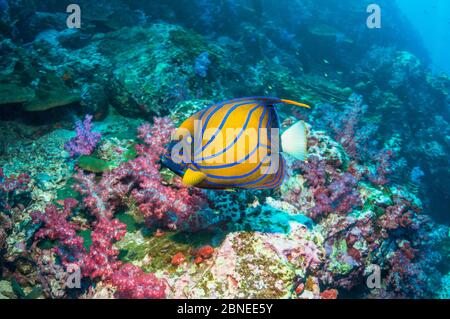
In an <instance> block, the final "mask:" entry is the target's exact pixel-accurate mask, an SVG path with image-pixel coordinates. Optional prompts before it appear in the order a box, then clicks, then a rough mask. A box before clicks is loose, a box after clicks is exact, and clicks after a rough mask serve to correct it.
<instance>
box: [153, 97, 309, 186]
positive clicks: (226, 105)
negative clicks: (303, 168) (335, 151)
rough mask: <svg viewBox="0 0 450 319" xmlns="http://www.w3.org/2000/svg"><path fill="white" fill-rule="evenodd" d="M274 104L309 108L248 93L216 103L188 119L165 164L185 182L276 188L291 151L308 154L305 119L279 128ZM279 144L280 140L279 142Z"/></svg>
mask: <svg viewBox="0 0 450 319" xmlns="http://www.w3.org/2000/svg"><path fill="white" fill-rule="evenodd" d="M276 104H289V105H295V106H299V107H305V108H310V107H309V106H308V105H306V104H303V103H298V102H295V101H291V100H284V99H279V98H270V97H247V98H240V99H234V100H229V101H224V102H220V103H217V104H213V105H212V106H210V107H208V108H205V109H203V110H201V111H199V112H197V113H195V114H194V115H193V116H191V117H189V118H188V119H186V120H185V121H184V122H183V123H182V124H181V125H180V127H179V128H178V129H177V131H176V133H175V135H174V136H173V137H172V142H171V143H170V145H169V152H170V154H169V155H166V156H165V157H163V159H162V164H163V165H164V166H166V167H168V168H169V169H170V170H172V171H173V172H175V173H176V174H178V175H180V176H182V177H183V184H184V185H187V186H195V187H199V188H208V189H234V188H245V189H272V188H276V187H278V186H280V185H281V183H282V182H283V179H284V176H285V160H284V158H283V155H282V153H288V154H290V155H292V156H294V157H295V158H297V159H299V160H305V158H306V152H307V129H306V126H305V123H304V122H303V121H299V122H297V123H296V124H294V125H292V126H291V127H290V128H288V129H287V130H286V131H285V132H284V133H283V134H281V133H280V122H279V117H278V113H277V111H276V109H275V105H276ZM280 144H281V145H280Z"/></svg>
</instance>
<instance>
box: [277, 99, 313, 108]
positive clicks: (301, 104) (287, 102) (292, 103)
mask: <svg viewBox="0 0 450 319" xmlns="http://www.w3.org/2000/svg"><path fill="white" fill-rule="evenodd" d="M280 103H284V104H289V105H295V106H300V107H305V108H307V109H310V108H311V107H310V106H309V105H307V104H304V103H299V102H295V101H291V100H283V99H281V100H280Z"/></svg>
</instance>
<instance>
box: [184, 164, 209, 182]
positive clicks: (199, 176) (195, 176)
mask: <svg viewBox="0 0 450 319" xmlns="http://www.w3.org/2000/svg"><path fill="white" fill-rule="evenodd" d="M205 178H206V175H205V173H202V172H198V171H193V170H192V169H190V168H189V169H188V170H187V171H186V172H185V173H184V176H183V185H185V186H195V185H198V184H200V183H201V182H203V181H204V180H205Z"/></svg>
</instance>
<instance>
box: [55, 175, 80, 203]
mask: <svg viewBox="0 0 450 319" xmlns="http://www.w3.org/2000/svg"><path fill="white" fill-rule="evenodd" d="M74 184H76V181H75V180H74V179H73V178H69V179H68V180H67V182H66V184H65V185H64V186H63V187H62V188H60V189H58V190H57V191H56V201H58V200H65V199H67V198H74V199H77V200H79V199H81V196H80V194H79V193H78V192H77V191H75V190H74V189H73V185H74Z"/></svg>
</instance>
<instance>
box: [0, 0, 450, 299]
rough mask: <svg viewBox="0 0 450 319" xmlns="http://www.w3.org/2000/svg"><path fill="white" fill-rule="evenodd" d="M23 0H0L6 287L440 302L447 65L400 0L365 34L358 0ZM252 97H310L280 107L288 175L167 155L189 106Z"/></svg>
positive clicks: (0, 243)
mask: <svg viewBox="0 0 450 319" xmlns="http://www.w3.org/2000/svg"><path fill="white" fill-rule="evenodd" d="M24 2H25V1H20V0H16V1H6V2H5V3H6V4H7V6H6V7H5V8H6V10H4V11H3V12H2V13H1V14H0V52H1V55H2V59H1V62H0V116H1V121H0V134H1V137H2V138H1V140H0V298H302V299H313V298H314V299H316V298H322V299H330V298H333V299H334V298H346V297H352V298H448V295H449V292H448V291H449V280H448V277H449V271H450V269H449V268H448V265H449V258H450V255H449V253H450V250H449V244H450V238H449V236H450V233H449V228H448V226H447V225H449V224H450V221H449V219H448V196H449V190H448V185H449V182H450V173H449V171H448V164H449V149H450V139H449V136H450V132H449V125H448V122H449V121H450V117H449V111H450V108H449V105H450V98H449V88H450V79H449V77H448V76H447V75H445V74H436V73H434V72H433V71H431V69H430V67H429V63H430V62H429V60H428V58H427V55H426V52H425V50H424V49H423V48H422V47H421V46H420V44H418V41H417V38H415V37H414V36H413V35H411V37H407V38H406V37H400V36H399V34H402V32H403V33H405V32H408V34H412V32H410V31H409V30H410V29H409V28H410V26H409V25H408V23H407V22H405V21H404V20H403V19H402V18H401V16H400V15H399V13H398V12H397V11H396V8H395V6H394V5H392V3H391V2H389V1H379V2H380V3H381V5H382V6H384V7H385V8H389V10H386V11H387V13H386V16H385V17H384V21H385V22H384V23H385V25H386V27H385V28H382V29H381V30H376V31H373V30H368V29H367V28H366V27H365V23H364V19H362V20H361V16H364V17H365V8H366V6H365V3H366V2H367V3H369V2H368V1H362V2H363V3H362V4H361V1H356V0H355V1H353V0H352V1H346V2H345V4H344V2H335V3H331V4H330V3H329V1H316V0H314V1H312V0H296V1H291V0H289V1H287V0H286V1H283V0H281V1H278V2H277V4H274V3H271V2H270V3H265V1H250V0H249V1H226V2H217V3H216V2H213V1H202V0H196V1H189V2H187V1H184V0H182V1H164V2H162V1H151V2H148V3H145V4H143V3H142V1H134V0H133V1H120V0H115V1H103V0H98V1H96V2H95V4H94V3H93V2H92V1H82V0H80V1H78V2H79V3H80V6H81V7H82V8H83V12H85V13H86V14H83V27H82V28H81V29H67V28H66V26H65V17H66V15H65V14H64V12H65V11H64V10H65V6H66V4H69V3H70V2H69V1H45V2H44V3H41V1H27V3H28V2H29V4H32V5H28V6H24ZM66 2H67V3H66ZM322 2H326V3H327V4H326V6H327V7H328V10H320V8H321V6H322V7H323V6H325V4H323V3H322ZM320 3H322V4H320ZM263 4H264V5H263ZM287 5H289V6H294V9H295V10H294V9H293V10H292V13H286V12H285V11H286V10H284V9H283V8H285V7H286V6H287ZM25 7H26V8H27V10H25V9H24V8H25ZM349 8H350V9H349ZM198 12H200V13H201V14H200V15H199V14H197V13H198ZM268 12H271V14H270V15H269V14H268ZM277 12H278V13H279V14H275V13H277ZM281 12H283V13H281ZM294 12H296V14H294ZM343 12H345V14H343ZM336 13H341V14H336ZM224 17H226V18H224ZM344 18H345V20H346V23H342V22H343V21H342V19H344ZM394 20H395V21H397V22H396V28H392V27H389V26H390V24H389V21H394ZM25 21H28V23H26V22H25ZM349 21H351V22H352V23H349ZM361 21H362V22H361ZM253 95H269V96H279V97H283V98H291V99H295V100H299V101H303V102H307V103H309V104H311V105H312V106H313V109H312V110H311V111H308V110H305V111H303V110H302V111H298V110H296V109H293V108H290V107H286V108H284V109H281V108H280V115H281V119H282V126H283V128H287V127H289V126H290V125H291V124H292V123H294V122H295V121H297V120H298V119H303V120H304V121H305V122H306V123H307V126H308V131H309V132H308V157H307V160H306V161H305V162H299V161H296V160H294V159H293V158H287V162H288V175H287V177H286V179H285V181H284V183H283V185H282V187H280V188H279V189H275V190H270V191H250V190H245V191H236V192H226V191H225V192H223V191H212V190H199V189H195V188H186V187H184V186H183V185H182V183H181V180H180V178H179V177H178V176H176V175H175V174H173V173H172V172H171V171H169V170H168V169H167V168H165V167H163V166H162V165H161V163H160V159H161V156H162V155H164V154H165V152H166V145H167V143H168V142H169V141H170V134H171V132H172V131H173V130H174V128H175V127H176V126H177V125H179V124H180V123H181V121H183V120H184V119H185V118H187V117H188V116H190V115H192V114H194V113H195V112H197V111H198V110H200V109H202V108H204V107H206V106H208V105H210V104H211V103H212V102H214V101H220V100H225V99H228V98H232V97H239V96H253ZM74 276H75V277H74ZM77 276H78V277H77ZM374 276H378V277H374ZM74 278H75V279H74ZM77 278H78V279H77ZM373 278H375V279H379V280H375V282H374V283H375V284H371V283H372V282H371V280H372V279H373Z"/></svg>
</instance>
